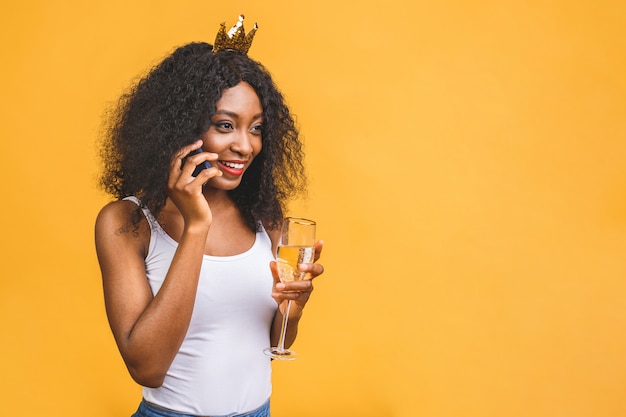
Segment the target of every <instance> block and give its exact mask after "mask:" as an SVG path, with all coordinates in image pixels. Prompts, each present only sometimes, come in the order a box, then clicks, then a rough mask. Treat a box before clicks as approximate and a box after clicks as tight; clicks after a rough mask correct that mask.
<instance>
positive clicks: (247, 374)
mask: <svg viewBox="0 0 626 417" xmlns="http://www.w3.org/2000/svg"><path fill="white" fill-rule="evenodd" d="M127 199H128V200H131V201H134V202H135V203H136V204H139V201H138V200H137V199H136V198H134V197H128V198H127ZM143 212H144V215H145V216H146V218H147V219H148V222H149V224H150V230H151V236H150V247H149V250H148V255H147V256H146V260H145V262H146V271H147V276H148V281H149V283H150V288H151V289H152V293H153V294H156V293H157V292H158V291H159V289H160V288H161V285H162V284H163V280H164V279H165V276H166V274H167V271H168V268H169V266H170V263H171V262H172V258H173V256H174V252H175V250H176V248H177V247H178V244H177V242H176V241H174V239H172V238H171V237H170V236H169V235H167V233H165V231H164V230H163V229H162V228H161V226H160V225H159V224H158V222H157V221H156V220H155V218H154V216H152V214H151V213H150V211H149V210H148V209H147V208H144V209H143ZM273 259H274V257H273V255H272V243H271V241H270V238H269V236H268V235H267V233H266V232H265V230H264V229H261V231H259V232H257V234H256V239H255V242H254V245H253V246H252V247H251V248H250V249H248V250H247V251H245V252H243V253H241V254H238V255H233V256H208V255H204V257H203V260H202V268H201V270H200V280H199V283H198V292H197V295H196V302H195V305H194V309H193V314H192V317H191V322H190V324H189V330H188V331H187V335H186V336H185V340H184V341H183V343H182V346H181V347H180V350H179V351H178V354H177V355H176V357H175V358H174V361H173V362H172V365H171V366H170V369H169V370H168V372H167V375H166V377H165V381H164V382H163V385H162V386H161V387H159V388H147V387H144V389H143V396H144V398H145V399H146V400H147V401H149V402H151V403H154V404H157V405H160V406H162V407H165V408H169V409H171V410H175V411H178V412H179V413H185V414H199V415H226V414H230V413H244V412H247V411H251V410H254V409H256V408H258V407H259V406H261V405H262V404H263V403H264V402H265V401H267V399H268V398H269V396H270V393H271V390H272V385H271V365H270V359H269V358H268V357H267V356H265V354H264V353H263V349H264V348H266V347H268V346H269V345H270V326H271V323H272V320H273V318H274V314H275V313H276V307H277V306H276V302H275V301H274V299H273V298H272V297H271V293H272V283H273V279H272V274H271V272H270V269H269V263H270V261H272V260H273Z"/></svg>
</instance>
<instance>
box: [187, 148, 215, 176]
mask: <svg viewBox="0 0 626 417" xmlns="http://www.w3.org/2000/svg"><path fill="white" fill-rule="evenodd" d="M202 152H204V151H203V150H202V148H198V149H196V150H194V151H191V152H189V154H188V155H187V156H186V157H184V158H183V161H182V164H181V165H180V169H183V165H185V161H186V160H187V158H188V157H189V156H191V155H197V154H199V153H202ZM208 168H211V164H210V163H209V161H202V163H200V165H197V166H196V169H194V170H193V173H192V174H191V175H192V176H193V177H197V176H198V174H199V173H200V171H202V170H203V169H208Z"/></svg>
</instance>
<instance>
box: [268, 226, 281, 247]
mask: <svg viewBox="0 0 626 417" xmlns="http://www.w3.org/2000/svg"><path fill="white" fill-rule="evenodd" d="M265 231H266V232H267V235H268V236H269V237H270V240H271V242H272V253H273V254H276V251H277V249H278V241H279V240H280V228H279V227H277V228H274V229H265Z"/></svg>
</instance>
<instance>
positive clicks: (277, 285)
mask: <svg viewBox="0 0 626 417" xmlns="http://www.w3.org/2000/svg"><path fill="white" fill-rule="evenodd" d="M276 289H278V290H284V289H285V284H283V283H282V282H279V283H278V284H276Z"/></svg>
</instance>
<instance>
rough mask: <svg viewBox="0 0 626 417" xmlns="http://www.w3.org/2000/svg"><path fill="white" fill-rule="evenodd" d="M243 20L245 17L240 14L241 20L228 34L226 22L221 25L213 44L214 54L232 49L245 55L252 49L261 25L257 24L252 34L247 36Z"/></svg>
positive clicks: (249, 33)
mask: <svg viewBox="0 0 626 417" xmlns="http://www.w3.org/2000/svg"><path fill="white" fill-rule="evenodd" d="M243 19H244V16H243V15H242V14H240V15H239V20H238V21H237V23H235V25H234V26H233V27H232V28H231V29H230V30H229V31H228V33H227V32H226V22H223V23H220V29H219V30H218V31H217V36H215V42H214V43H213V52H218V51H222V50H224V49H232V50H235V51H239V52H243V53H244V54H247V53H248V49H250V45H252V39H253V38H254V34H255V33H256V30H257V29H258V28H259V25H257V24H256V23H255V24H254V27H253V28H252V29H251V30H250V32H248V34H246V33H245V32H244V30H243Z"/></svg>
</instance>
